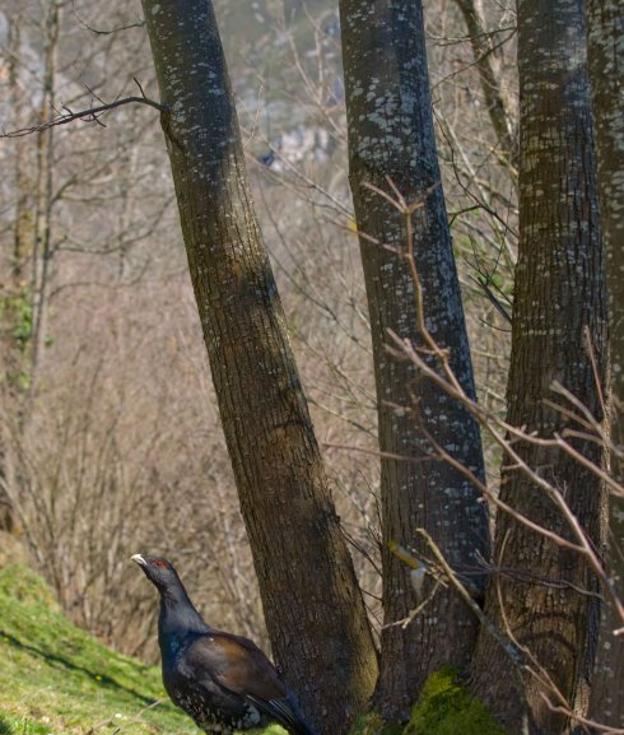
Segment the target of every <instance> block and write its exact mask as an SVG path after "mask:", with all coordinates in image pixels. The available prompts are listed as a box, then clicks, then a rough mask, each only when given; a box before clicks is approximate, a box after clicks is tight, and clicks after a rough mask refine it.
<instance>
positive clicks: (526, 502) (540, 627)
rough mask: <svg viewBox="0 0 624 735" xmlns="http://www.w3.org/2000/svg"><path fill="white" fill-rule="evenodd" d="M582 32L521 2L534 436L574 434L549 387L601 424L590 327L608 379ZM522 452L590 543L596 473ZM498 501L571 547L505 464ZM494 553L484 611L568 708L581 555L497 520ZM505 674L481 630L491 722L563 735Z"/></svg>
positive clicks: (481, 665) (581, 600)
mask: <svg viewBox="0 0 624 735" xmlns="http://www.w3.org/2000/svg"><path fill="white" fill-rule="evenodd" d="M584 33H585V25H584V15H583V3H582V0H552V1H551V2H548V3H545V2H542V0H520V1H519V3H518V34H519V35H518V57H519V71H520V179H519V193H520V241H519V247H518V265H517V268H516V290H515V301H514V312H513V328H512V351H511V372H510V377H509V385H508V420H509V422H510V423H511V424H512V425H515V426H525V427H526V429H527V430H528V431H534V432H536V433H537V434H538V435H540V436H542V437H552V436H553V434H554V433H555V432H559V433H560V432H562V431H563V430H564V429H565V428H566V427H567V426H573V427H574V428H578V425H577V424H576V423H575V422H574V421H572V420H569V419H567V418H566V417H565V416H564V415H562V414H561V413H560V412H558V411H555V410H554V409H552V408H550V407H549V406H547V405H546V404H545V399H551V400H553V399H554V400H556V401H557V402H558V403H565V400H564V399H563V398H561V397H560V396H559V397H557V396H556V395H555V394H553V392H552V385H553V382H554V381H557V382H559V383H560V384H562V385H563V386H564V387H565V388H567V389H568V390H569V391H571V392H572V393H573V394H574V395H575V396H576V397H577V398H578V399H579V400H580V401H581V402H582V403H583V404H584V405H585V406H586V407H587V408H588V409H589V410H590V411H591V412H592V414H593V415H594V416H595V417H596V418H597V419H600V418H601V406H600V401H599V395H598V392H597V389H596V384H595V380H594V374H593V370H592V364H591V359H590V357H589V354H588V347H587V340H586V337H585V334H586V333H587V332H588V333H589V335H590V337H591V343H592V345H593V349H594V352H595V356H596V361H597V366H598V373H599V376H600V377H601V378H602V377H604V363H605V358H606V294H605V283H604V274H603V257H602V248H601V241H600V232H599V223H598V210H597V184H596V177H595V170H594V167H595V166H594V155H593V136H592V121H591V109H590V102H589V85H588V79H587V67H586V63H585V62H586V53H585V51H586V45H585V36H584ZM566 407H567V408H568V409H570V408H572V406H570V405H569V404H568V405H567V406H566ZM575 447H576V449H577V450H578V451H579V452H581V453H583V454H584V455H585V456H586V457H589V458H590V459H592V460H593V461H594V462H597V463H599V464H600V463H601V461H602V449H601V447H599V446H597V445H596V444H594V443H592V442H589V441H581V440H578V441H576V442H575ZM516 449H517V450H518V451H519V452H520V453H521V456H522V458H523V459H524V461H525V462H526V464H527V465H529V466H530V467H532V468H534V469H535V470H537V471H538V472H539V473H540V475H541V476H542V477H544V478H546V479H547V480H549V481H550V482H551V484H552V485H553V486H555V487H556V488H558V489H559V490H560V491H561V493H562V494H563V496H564V498H565V499H566V501H567V503H568V504H569V506H570V508H571V509H572V511H573V513H574V514H575V516H576V518H577V519H578V520H579V522H580V524H581V525H582V527H583V528H584V529H585V530H586V531H587V533H588V534H589V535H590V537H591V538H592V539H593V540H594V541H595V542H596V543H598V542H599V536H600V533H599V530H600V513H601V509H602V508H601V505H602V503H601V500H602V498H603V492H602V488H601V484H600V482H599V481H598V480H597V478H596V477H595V476H594V475H593V474H592V473H591V472H589V471H588V470H585V469H584V468H583V467H582V466H581V465H579V464H578V463H577V462H575V461H574V460H572V459H570V458H569V457H568V456H567V455H566V454H564V453H563V452H560V451H558V450H556V449H551V448H543V447H539V446H536V445H535V444H527V443H523V444H517V445H516ZM501 498H502V499H503V500H504V501H505V502H506V503H508V504H510V505H512V506H513V507H514V508H516V510H517V511H518V512H520V513H522V514H524V515H525V516H527V517H528V518H530V519H531V520H533V521H534V522H536V523H539V524H541V525H542V526H544V527H546V528H548V529H551V530H554V531H556V532H557V533H559V534H560V535H563V536H565V537H568V538H571V533H570V530H569V528H568V527H567V525H566V522H565V521H564V519H563V517H562V514H561V513H560V512H559V511H558V510H557V508H556V506H555V505H554V503H553V502H552V501H551V500H550V499H549V497H547V496H546V494H545V493H544V492H543V491H541V490H540V489H538V488H537V487H536V486H535V485H534V484H532V483H531V481H530V480H529V479H528V477H527V476H526V474H524V473H523V472H522V470H521V469H518V468H516V467H512V466H510V465H509V464H506V465H505V466H504V467H503V477H502V490H501ZM494 558H495V560H496V564H497V566H500V567H503V568H505V569H506V570H513V576H511V577H510V576H508V575H505V576H502V575H501V576H499V578H498V579H495V580H493V582H492V584H491V585H490V588H489V589H488V595H487V598H486V613H487V614H488V615H489V616H491V617H492V618H494V619H496V620H498V622H499V624H500V625H501V627H503V628H504V627H505V626H506V625H508V626H509V629H510V630H511V632H512V633H513V635H514V636H515V638H517V640H518V641H519V643H520V644H522V645H524V646H526V647H527V648H528V649H529V651H530V652H531V653H532V654H533V656H534V657H535V659H536V660H537V662H539V665H540V666H541V667H543V668H544V669H545V670H546V672H547V673H548V674H549V675H550V676H551V677H552V680H553V681H554V683H555V684H556V686H557V687H558V688H559V690H560V691H561V693H562V694H563V695H564V697H565V698H566V699H567V701H568V702H569V703H570V704H572V705H574V703H575V700H576V699H577V695H578V692H579V687H580V685H581V678H582V676H583V675H584V674H585V673H586V672H587V661H588V655H589V654H588V646H589V645H590V643H591V641H589V640H588V638H589V637H591V633H589V634H588V629H589V628H590V627H591V622H592V615H591V613H592V604H593V603H592V598H591V596H589V595H587V594H582V593H579V592H578V591H577V590H590V591H591V590H594V589H595V580H594V579H593V576H592V574H591V573H590V571H589V569H588V567H587V565H586V564H585V562H584V561H583V559H582V558H581V557H580V556H579V555H578V554H576V553H574V552H572V551H569V550H566V549H562V548H560V547H557V546H555V545H554V544H553V543H552V542H551V541H549V540H548V539H546V538H544V537H543V536H541V535H539V534H537V533H534V532H532V531H530V530H528V529H527V528H526V527H525V526H523V525H520V524H519V523H517V522H516V521H514V520H513V519H512V518H511V517H510V516H509V515H507V514H504V513H500V514H499V516H498V518H497V525H496V543H495V554H494ZM521 580H523V581H521ZM530 580H535V581H530ZM538 580H539V581H538ZM499 593H500V596H501V600H502V605H503V609H504V620H503V617H502V615H501V611H500V609H499V603H498V594H499ZM508 666H509V665H508V662H507V660H506V659H505V658H504V657H502V656H501V655H500V651H499V649H498V647H497V644H496V643H495V642H494V641H493V640H492V639H491V638H490V637H489V636H488V634H487V633H486V632H482V633H481V636H480V640H479V646H478V648H477V656H476V660H475V665H474V686H475V689H476V691H477V693H478V694H479V695H480V696H481V697H483V698H484V699H485V700H486V702H487V703H488V704H489V705H490V707H491V708H492V710H493V711H494V714H495V715H497V716H498V717H499V718H500V720H501V722H502V723H503V724H504V725H505V726H506V727H507V728H508V729H509V732H511V733H519V732H521V731H522V722H523V718H524V716H525V714H526V712H525V701H526V702H528V713H529V717H530V720H531V721H532V726H531V727H532V729H533V731H539V732H544V733H560V732H563V731H564V730H565V728H566V727H567V721H566V718H565V717H563V716H562V715H556V714H554V713H553V711H552V710H551V709H550V708H549V706H548V705H547V704H546V702H545V700H544V698H543V696H542V695H543V694H546V695H547V696H549V698H550V700H551V701H552V702H553V704H557V705H558V704H559V702H557V701H556V698H555V697H554V695H553V694H552V693H549V692H548V691H547V689H546V688H544V687H541V686H539V685H538V684H537V683H536V681H535V679H534V678H532V677H530V676H527V677H526V680H525V681H524V689H525V692H522V691H518V690H517V688H516V687H515V682H516V681H517V680H516V679H515V678H514V677H513V676H510V675H509V671H508ZM525 694H526V697H525Z"/></svg>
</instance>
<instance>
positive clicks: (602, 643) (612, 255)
mask: <svg viewBox="0 0 624 735" xmlns="http://www.w3.org/2000/svg"><path fill="white" fill-rule="evenodd" d="M587 23H588V29H587V30H588V53H589V74H590V80H591V86H592V98H593V112H594V126H595V129H596V144H597V145H596V150H597V154H598V156H597V157H598V174H599V177H598V184H599V192H600V217H601V226H602V233H603V237H604V247H605V257H606V264H607V285H608V291H609V329H610V335H609V336H610V348H611V376H610V377H611V381H612V384H611V391H612V396H611V400H612V407H611V417H610V422H611V427H612V440H613V443H614V444H615V446H616V447H617V448H618V450H619V451H618V452H617V453H613V454H612V457H611V463H612V472H613V473H614V476H615V478H616V479H617V480H618V481H619V482H622V479H623V478H624V466H623V465H622V458H621V456H620V453H621V449H622V446H623V445H624V425H623V414H622V409H623V405H624V404H623V403H622V402H623V401H624V279H623V278H622V270H623V269H624V210H623V209H622V202H624V97H623V95H622V89H624V6H623V5H622V3H621V2H617V1H616V0H589V2H588V3H587ZM623 551H624V499H623V498H622V497H618V496H617V495H616V494H615V493H611V495H610V497H609V537H608V539H607V557H608V567H609V574H610V575H611V579H610V582H611V584H612V585H613V587H614V589H621V586H622V584H623V583H624V554H623ZM620 626H621V621H620V620H619V616H618V614H617V611H616V610H615V607H614V605H613V603H612V601H611V599H610V597H609V595H608V594H607V595H605V605H604V610H603V615H602V624H601V630H600V640H599V645H598V658H597V664H596V672H595V674H594V686H593V687H592V694H591V706H590V713H591V716H592V717H593V718H594V719H597V720H599V721H601V722H604V723H605V724H606V725H610V726H612V727H619V728H624V699H623V698H622V692H621V688H622V681H623V680H624V636H623V635H614V631H615V630H616V629H618V628H619V627H620Z"/></svg>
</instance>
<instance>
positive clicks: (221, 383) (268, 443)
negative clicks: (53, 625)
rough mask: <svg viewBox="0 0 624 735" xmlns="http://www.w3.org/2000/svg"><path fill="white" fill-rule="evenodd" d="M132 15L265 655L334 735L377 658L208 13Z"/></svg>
mask: <svg viewBox="0 0 624 735" xmlns="http://www.w3.org/2000/svg"><path fill="white" fill-rule="evenodd" d="M143 7H144V11H145V18H146V22H147V29H148V33H149V37H150V43H151V46H152V53H153V56H154V62H155V66H156V73H157V77H158V83H159V86H160V91H161V97H162V102H163V103H164V104H166V105H167V106H168V108H169V110H170V112H168V113H164V114H163V117H162V123H163V129H164V132H165V136H166V142H167V148H168V152H169V158H170V161H171V168H172V172H173V178H174V182H175V186H176V193H177V198H178V205H179V210H180V220H181V224H182V231H183V235H184V240H185V244H186V250H187V255H188V261H189V267H190V272H191V278H192V281H193V286H194V289H195V296H196V300H197V306H198V309H199V315H200V319H201V323H202V327H203V330H204V337H205V342H206V347H207V350H208V354H209V357H210V363H211V368H212V374H213V380H214V383H215V388H216V393H217V397H218V401H219V408H220V413H221V420H222V423H223V429H224V433H225V436H226V441H227V444H228V450H229V453H230V457H231V460H232V465H233V468H234V475H235V478H236V483H237V487H238V491H239V496H240V501H241V508H242V511H243V516H244V518H245V522H246V525H247V529H248V533H249V538H250V542H251V547H252V551H253V554H254V561H255V566H256V571H257V574H258V579H259V583H260V589H261V594H262V599H263V603H264V609H265V615H266V620H267V626H268V630H269V633H270V636H271V641H272V643H273V650H274V653H275V656H276V658H277V660H278V661H279V662H280V663H281V665H282V666H283V668H284V670H285V671H286V677H287V679H288V680H289V681H290V682H291V683H293V685H294V686H295V687H296V689H297V690H298V691H299V692H300V694H301V697H302V700H303V705H304V707H305V709H306V711H307V712H308V713H309V716H310V717H311V719H312V720H313V721H315V722H316V723H317V724H319V725H321V723H322V725H323V728H324V729H327V730H334V729H335V730H336V731H338V732H340V731H342V730H343V729H344V728H345V726H346V725H347V724H348V722H349V721H350V720H351V718H352V717H353V716H354V715H355V714H356V712H357V711H358V710H360V709H361V708H362V707H363V706H364V704H365V703H366V701H367V700H368V698H369V696H370V694H371V691H372V688H373V687H374V683H375V679H376V675H377V665H376V653H375V648H374V645H373V641H372V637H371V631H370V628H369V623H368V620H367V617H366V610H365V608H364V604H363V601H362V597H361V593H360V590H359V587H358V584H357V580H356V578H355V573H354V569H353V564H352V561H351V558H350V556H349V552H348V549H347V546H346V542H345V540H344V538H343V536H342V534H341V530H340V523H339V519H338V517H337V515H336V513H335V510H334V505H333V502H332V499H331V496H330V490H329V487H328V482H327V478H326V475H325V471H324V468H323V465H322V461H321V457H320V453H319V449H318V446H317V443H316V439H315V436H314V432H313V429H312V424H311V421H310V416H309V414H308V409H307V404H306V400H305V396H304V394H303V390H302V388H301V385H300V383H299V377H298V374H297V369H296V366H295V363H294V360H293V356H292V353H291V350H290V346H289V343H288V339H287V331H286V322H285V317H284V314H283V311H282V308H281V305H280V301H279V296H278V294H277V289H276V285H275V282H274V280H273V275H272V272H271V266H270V264H269V261H268V256H267V254H266V252H265V249H264V246H263V243H262V238H261V234H260V231H259V228H258V224H257V222H256V216H255V213H254V210H253V207H252V204H251V200H250V194H249V191H248V187H247V183H246V175H245V165H244V159H243V151H242V146H241V141H240V134H239V130H238V122H237V117H236V111H235V108H234V104H233V99H232V93H231V89H230V82H229V78H228V74H227V70H226V65H225V59H224V56H223V50H222V47H221V41H220V38H219V33H218V30H217V25H216V20H215V17H214V12H213V8H212V4H211V3H210V2H208V0H193V2H190V3H185V4H184V6H181V5H180V4H179V3H177V2H174V0H170V1H169V0H167V1H166V2H162V0H160V1H159V2H155V1H154V0H144V3H143ZM198 31H199V32H198ZM285 599H289V600H290V603H289V604H284V600H285Z"/></svg>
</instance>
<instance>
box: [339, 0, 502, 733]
mask: <svg viewBox="0 0 624 735" xmlns="http://www.w3.org/2000/svg"><path fill="white" fill-rule="evenodd" d="M340 14H341V26H342V41H343V56H344V67H345V84H346V94H347V117H348V126H349V158H350V180H351V189H352V191H353V198H354V203H355V211H356V217H357V224H358V230H359V232H360V233H361V237H360V244H361V252H362V261H363V265H364V275H365V280H366V289H367V295H368V304H369V311H370V318H371V330H372V339H373V351H374V360H375V378H376V384H377V400H378V415H379V446H380V449H381V451H382V452H384V453H390V454H392V455H401V456H404V457H405V458H406V459H407V460H408V461H397V460H395V459H389V458H382V467H381V470H382V477H381V494H382V514H383V518H382V521H383V540H384V549H383V555H382V561H383V575H384V588H383V604H384V620H385V624H386V626H389V627H385V628H384V630H383V632H382V665H381V667H382V668H381V676H380V683H379V688H378V696H377V700H378V704H379V707H380V708H381V710H382V713H383V714H384V716H385V717H386V718H388V719H390V720H403V719H405V718H406V717H407V716H408V714H409V706H410V704H411V703H412V702H413V701H414V699H415V698H416V697H417V695H418V691H419V688H420V687H421V685H422V684H423V682H424V680H425V678H426V677H427V675H428V674H429V673H431V672H432V671H434V670H436V669H438V668H439V667H440V666H442V665H444V664H454V665H456V666H459V667H465V666H466V665H467V664H468V662H469V660H470V656H471V653H472V650H473V647H474V643H475V638H476V634H477V628H476V621H475V619H474V618H473V617H472V614H471V613H470V612H469V611H468V609H467V608H466V607H465V605H464V603H463V602H462V601H461V600H460V599H459V598H458V597H457V596H456V595H455V594H454V593H453V592H452V591H449V590H441V591H439V592H438V594H437V595H436V596H435V598H434V600H433V601H432V602H431V603H430V604H429V606H428V607H427V610H426V613H425V614H423V615H420V616H419V617H417V618H416V620H415V621H414V622H412V623H411V624H410V625H409V626H408V627H407V628H405V629H403V627H402V626H400V625H392V623H396V622H397V621H399V620H401V619H402V618H404V617H405V616H407V615H408V614H409V612H410V610H411V609H412V608H414V607H415V606H416V604H417V603H416V599H415V595H414V593H413V591H412V590H411V587H410V583H409V575H408V570H407V569H406V568H405V567H404V566H403V565H402V564H401V562H399V561H398V560H397V559H396V558H395V557H394V556H393V555H392V554H391V553H390V552H389V551H388V548H387V542H389V541H391V540H393V541H397V542H399V543H401V544H404V545H406V546H407V547H410V546H413V545H415V544H416V538H415V536H416V534H415V529H416V528H418V527H419V526H423V527H425V528H426V529H428V531H429V532H430V533H431V535H432V536H433V538H434V539H435V541H436V542H437V543H438V544H439V545H440V547H441V549H442V551H443V552H444V554H445V555H446V558H447V559H448V560H449V562H450V563H451V564H452V565H453V566H454V567H455V568H464V569H465V568H468V567H473V568H475V567H477V566H478V558H477V557H478V555H483V556H484V557H485V558H487V556H488V552H489V539H488V519H487V512H486V509H485V507H484V505H483V504H481V503H479V502H478V498H477V494H476V492H475V490H474V488H473V487H472V486H471V485H470V483H469V482H467V481H466V480H465V479H464V477H462V476H461V475H460V474H459V473H458V472H456V471H455V470H454V469H452V468H451V467H450V466H449V465H447V464H445V463H443V462H439V461H432V460H431V459H426V456H427V455H428V454H430V451H431V447H430V445H429V444H428V441H427V440H426V438H425V432H428V433H429V434H430V435H431V436H432V437H433V438H434V439H435V441H437V442H438V443H439V444H440V445H442V446H443V447H445V448H446V449H447V450H448V452H450V454H452V455H453V456H454V457H456V458H457V459H458V460H459V461H461V462H462V463H464V464H466V465H468V466H469V467H471V468H472V469H473V471H474V472H475V473H476V474H477V475H479V476H481V477H482V476H483V457H482V450H481V440H480V435H479V430H478V428H477V426H476V424H475V423H474V421H473V420H472V418H471V417H470V416H469V415H468V413H467V412H466V411H465V410H464V409H463V408H462V407H461V406H460V405H458V404H456V403H455V402H454V401H452V400H451V399H450V398H449V397H448V396H447V395H446V394H445V393H443V392H442V391H440V390H438V389H437V388H436V387H435V386H434V385H432V384H431V383H430V382H427V381H426V380H423V379H422V378H421V377H420V376H419V375H418V374H417V371H416V369H415V368H414V366H413V365H411V364H410V363H409V362H406V361H401V360H397V359H393V358H392V357H390V355H389V354H388V352H387V349H386V346H387V344H388V334H387V330H389V329H391V330H393V331H394V332H395V333H396V334H398V335H399V336H401V337H403V338H406V339H409V340H411V341H412V342H413V343H414V344H416V345H418V344H421V339H420V335H419V334H418V329H417V313H416V300H415V290H414V283H413V279H412V276H411V274H410V270H409V268H408V265H407V263H406V262H405V260H404V259H401V257H400V256H399V255H397V253H396V252H391V251H390V250H389V249H388V248H387V247H384V246H390V247H391V248H395V249H396V248H398V249H401V248H405V247H406V246H408V243H407V237H408V235H407V227H406V220H405V217H404V216H403V215H402V214H400V213H399V212H397V210H396V209H395V208H394V207H393V206H392V204H390V203H389V202H388V201H386V200H385V199H384V198H383V197H382V196H380V195H379V194H378V193H376V192H374V191H372V190H371V189H370V188H368V186H367V185H369V184H373V185H375V186H376V187H379V188H381V189H383V190H384V191H386V192H388V193H390V194H392V191H391V189H390V187H389V184H388V177H389V178H390V179H391V180H392V182H393V184H394V185H395V186H396V187H397V188H398V189H399V191H400V192H401V194H402V195H403V196H404V197H405V198H406V199H407V201H408V202H416V201H421V202H422V203H423V207H422V208H421V209H418V210H417V211H416V212H415V213H414V214H413V215H412V217H411V220H412V227H413V233H414V237H413V242H412V243H411V247H412V249H413V254H414V257H415V261H416V264H417V268H418V271H419V274H420V280H421V282H422V287H423V292H424V312H425V316H426V323H427V325H428V327H429V330H430V331H431V332H432V333H433V335H434V336H435V338H436V339H437V340H438V342H439V343H440V344H441V345H442V346H443V347H446V348H448V349H449V350H450V353H451V362H452V366H453V368H454V370H455V372H456V374H457V376H458V378H459V380H460V381H461V383H462V385H463V386H464V388H465V389H466V391H467V392H468V393H469V394H470V395H471V396H474V392H475V391H474V383H473V375H472V366H471V360H470V353H469V347H468V340H467V336H466V329H465V324H464V314H463V309H462V302H461V296H460V291H459V283H458V279H457V273H456V269H455V262H454V259H453V253H452V250H451V240H450V236H449V230H448V224H447V216H446V210H445V204H444V195H443V192H442V187H441V183H440V171H439V167H438V160H437V153H436V144H435V137H434V130H433V119H432V110H431V98H430V91H429V80H428V72H427V61H426V52H425V35H424V28H423V18H422V8H421V3H420V2H414V1H413V0H402V1H397V0H394V1H392V2H391V1H390V0H379V1H378V2H375V3H371V2H369V0H341V3H340ZM370 238H373V239H374V241H377V243H379V244H374V242H372V241H371V239H370ZM416 406H417V407H418V408H417V409H416V410H414V409H415V407H416ZM423 429H424V431H423ZM414 459H415V460H416V461H409V460H414ZM423 459H424V461H419V460H423ZM475 582H476V584H477V586H478V585H479V578H478V577H477V578H475Z"/></svg>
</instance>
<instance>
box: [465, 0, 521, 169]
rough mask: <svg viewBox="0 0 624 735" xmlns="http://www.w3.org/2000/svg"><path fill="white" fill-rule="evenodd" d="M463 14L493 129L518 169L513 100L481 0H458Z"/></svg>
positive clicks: (502, 152)
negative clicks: (499, 62) (503, 82)
mask: <svg viewBox="0 0 624 735" xmlns="http://www.w3.org/2000/svg"><path fill="white" fill-rule="evenodd" d="M455 2H456V3H457V5H458V7H459V9H460V11H461V14H462V15H463V17H464V21H465V23H466V28H467V30H468V37H469V38H470V45H471V46H472V53H473V56H474V60H475V65H476V67H477V71H478V72H479V78H480V80H481V89H482V90H483V97H484V99H485V104H486V107H487V111H488V114H489V116H490V121H491V123H492V127H493V128H494V133H495V134H496V137H497V139H498V144H499V147H500V155H501V157H502V159H503V160H505V161H507V163H508V164H509V165H510V166H511V167H512V169H514V170H515V168H516V165H517V145H516V134H515V130H514V126H513V124H512V116H511V112H510V107H511V102H510V100H509V96H508V95H507V93H506V90H505V88H504V87H503V84H502V82H501V75H500V70H499V69H498V68H497V64H496V60H495V59H496V57H495V50H494V43H493V42H492V37H491V36H490V35H489V34H488V32H487V30H486V26H485V21H484V19H483V16H482V13H481V8H480V7H479V6H480V3H479V4H477V2H475V0H455Z"/></svg>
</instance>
